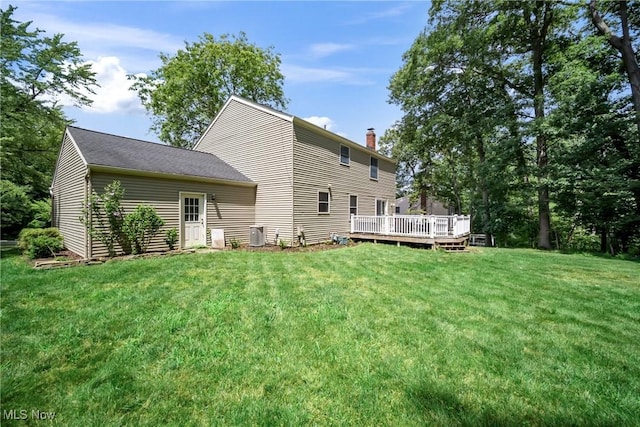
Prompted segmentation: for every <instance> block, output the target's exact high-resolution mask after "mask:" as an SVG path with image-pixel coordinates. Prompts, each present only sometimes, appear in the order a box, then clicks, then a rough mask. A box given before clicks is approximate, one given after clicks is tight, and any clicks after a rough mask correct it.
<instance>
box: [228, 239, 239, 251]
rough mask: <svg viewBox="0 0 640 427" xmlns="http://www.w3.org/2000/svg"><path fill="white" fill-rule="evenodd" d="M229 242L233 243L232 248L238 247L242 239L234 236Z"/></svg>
mask: <svg viewBox="0 0 640 427" xmlns="http://www.w3.org/2000/svg"><path fill="white" fill-rule="evenodd" d="M229 244H230V245H231V249H238V248H239V247H240V240H238V239H236V238H235V237H232V238H230V239H229Z"/></svg>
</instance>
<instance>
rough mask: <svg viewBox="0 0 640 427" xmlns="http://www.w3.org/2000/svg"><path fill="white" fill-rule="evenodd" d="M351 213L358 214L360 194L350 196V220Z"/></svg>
mask: <svg viewBox="0 0 640 427" xmlns="http://www.w3.org/2000/svg"><path fill="white" fill-rule="evenodd" d="M351 215H358V196H349V220H351Z"/></svg>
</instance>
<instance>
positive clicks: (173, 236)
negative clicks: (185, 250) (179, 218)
mask: <svg viewBox="0 0 640 427" xmlns="http://www.w3.org/2000/svg"><path fill="white" fill-rule="evenodd" d="M164 241H165V243H166V244H167V245H169V250H170V251H172V250H174V249H175V248H176V243H178V229H177V228H175V227H173V228H172V229H170V230H167V237H165V239H164Z"/></svg>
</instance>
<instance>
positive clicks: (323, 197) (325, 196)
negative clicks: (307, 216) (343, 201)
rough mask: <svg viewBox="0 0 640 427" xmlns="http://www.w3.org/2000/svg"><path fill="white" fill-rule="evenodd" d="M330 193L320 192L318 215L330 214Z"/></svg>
mask: <svg viewBox="0 0 640 427" xmlns="http://www.w3.org/2000/svg"><path fill="white" fill-rule="evenodd" d="M329 205H330V202H329V193H327V192H326V191H318V213H319V214H328V213H329V212H330V206H329Z"/></svg>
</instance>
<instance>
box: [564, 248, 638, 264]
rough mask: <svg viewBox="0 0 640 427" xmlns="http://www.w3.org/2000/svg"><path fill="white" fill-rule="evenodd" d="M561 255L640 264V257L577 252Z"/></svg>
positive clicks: (567, 252)
mask: <svg viewBox="0 0 640 427" xmlns="http://www.w3.org/2000/svg"><path fill="white" fill-rule="evenodd" d="M560 253H563V254H567V255H586V256H593V257H596V258H602V259H615V260H620V261H631V262H636V263H639V264H640V256H633V255H629V254H618V255H611V254H608V253H603V252H576V251H561V252H560Z"/></svg>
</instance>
